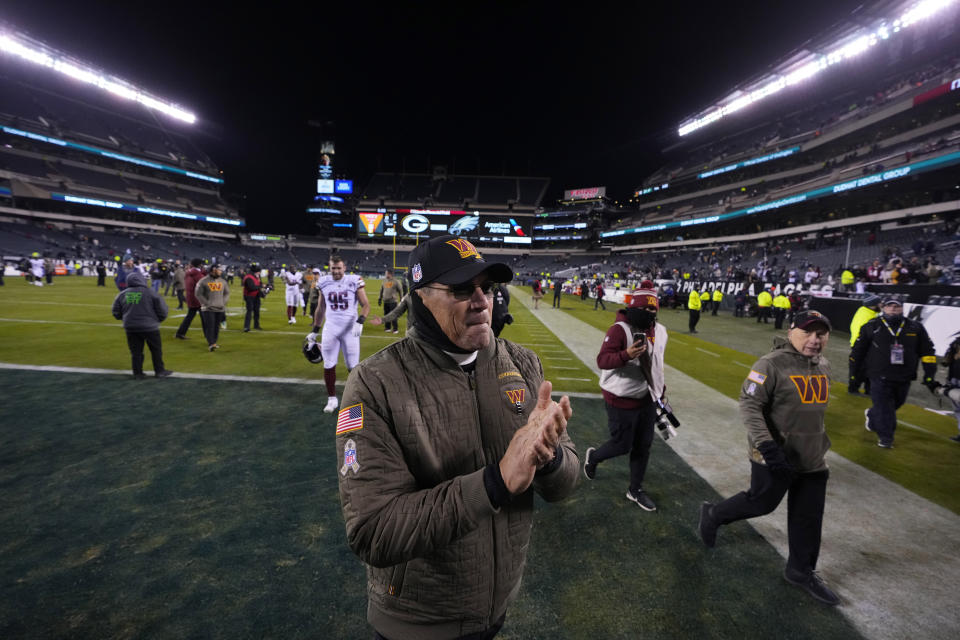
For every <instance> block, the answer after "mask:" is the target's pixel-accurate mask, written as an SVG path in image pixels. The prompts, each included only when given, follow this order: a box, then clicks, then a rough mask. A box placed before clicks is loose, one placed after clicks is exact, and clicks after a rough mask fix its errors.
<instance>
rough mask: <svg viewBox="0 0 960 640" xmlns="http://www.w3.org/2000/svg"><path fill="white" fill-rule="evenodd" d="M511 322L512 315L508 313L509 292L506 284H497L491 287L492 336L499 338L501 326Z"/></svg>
mask: <svg viewBox="0 0 960 640" xmlns="http://www.w3.org/2000/svg"><path fill="white" fill-rule="evenodd" d="M508 324H513V316H512V315H510V292H509V291H507V285H505V284H503V283H499V284H497V286H495V287H494V288H493V315H492V324H491V328H492V329H493V335H494V337H497V338H499V337H500V332H501V331H503V327H504V326H506V325H508Z"/></svg>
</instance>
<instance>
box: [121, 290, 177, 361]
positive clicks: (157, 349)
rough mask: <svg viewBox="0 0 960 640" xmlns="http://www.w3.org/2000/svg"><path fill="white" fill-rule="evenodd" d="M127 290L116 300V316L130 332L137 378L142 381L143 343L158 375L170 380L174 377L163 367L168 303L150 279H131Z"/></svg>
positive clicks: (130, 346)
mask: <svg viewBox="0 0 960 640" xmlns="http://www.w3.org/2000/svg"><path fill="white" fill-rule="evenodd" d="M126 282H127V286H126V288H125V289H124V290H123V291H121V292H120V293H118V294H117V297H116V298H114V300H113V309H112V311H113V317H114V318H116V319H117V320H123V328H124V330H125V331H126V332H127V347H128V348H129V349H130V359H131V361H132V364H133V377H134V378H135V379H137V380H142V379H143V378H144V377H145V376H144V375H143V344H144V343H146V344H147V347H149V348H150V359H151V360H153V371H154V375H155V376H157V377H158V378H166V377H168V376H171V375H173V371H170V370H169V369H167V368H166V367H164V366H163V346H162V343H161V340H160V323H161V322H163V321H164V320H166V318H167V313H168V311H167V303H166V302H164V300H163V298H162V297H160V295H159V294H158V293H157V292H155V291H152V290H151V289H150V288H149V287H148V286H147V280H146V278H144V277H143V276H142V275H140V274H139V273H131V274H130V275H129V276H127V281H126Z"/></svg>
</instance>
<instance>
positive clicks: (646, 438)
mask: <svg viewBox="0 0 960 640" xmlns="http://www.w3.org/2000/svg"><path fill="white" fill-rule="evenodd" d="M640 287H641V288H640V289H637V290H636V291H634V292H633V298H632V299H631V300H630V304H629V305H628V306H627V308H626V309H620V310H619V311H617V322H616V324H614V325H613V326H612V327H610V328H609V329H608V330H607V335H606V336H605V337H604V339H603V345H602V346H601V347H600V353H599V355H597V366H598V367H600V369H601V373H600V389H601V390H602V391H603V399H604V401H605V402H606V406H607V428H608V429H609V430H610V439H609V440H607V441H606V442H605V443H603V444H602V445H600V446H599V447H597V448H594V447H590V448H589V449H587V453H586V456H584V465H583V474H584V475H585V476H587V478H588V479H590V480H593V479H594V478H595V477H596V474H597V465H598V464H600V463H601V462H603V461H604V460H607V459H608V458H613V457H616V456H622V455H624V454H626V453H629V454H630V487H629V489H628V490H627V499H628V500H630V501H632V502H635V503H636V504H637V505H638V506H639V507H640V508H641V509H644V510H645V511H656V509H657V505H656V504H655V503H654V502H653V500H652V499H650V496H649V495H647V493H646V492H645V491H644V490H643V477H644V475H645V474H646V471H647V462H648V460H649V459H650V445H651V444H652V443H653V429H654V425H656V426H658V428H660V429H661V435H662V436H663V437H664V438H665V439H666V438H668V437H669V436H670V435H671V434H673V433H675V432H674V431H673V429H672V426H677V425H678V424H679V423H678V422H677V421H676V418H674V417H673V414H672V413H671V412H670V405H669V404H667V402H666V399H665V397H664V390H665V385H664V379H663V354H664V350H665V348H666V346H667V330H666V328H664V326H663V325H662V324H659V323H657V312H658V311H659V309H660V303H659V301H658V299H657V294H656V291H654V287H653V283H652V282H650V281H648V280H644V281H643V282H642V283H641V284H640ZM698 299H699V298H698ZM671 423H672V425H671Z"/></svg>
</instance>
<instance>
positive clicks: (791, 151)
mask: <svg viewBox="0 0 960 640" xmlns="http://www.w3.org/2000/svg"><path fill="white" fill-rule="evenodd" d="M799 151H800V147H799V146H797V147H791V148H789V149H784V150H783V151H777V152H776V153H771V154H768V155H765V156H760V157H759V158H750V159H749V160H744V161H743V162H736V163H734V164H730V165H727V166H725V167H720V168H719V169H712V170H710V171H705V172H703V173H698V174H697V177H698V178H700V179H701V180H702V179H704V178H709V177H711V176H716V175H719V174H721V173H727V172H728V171H733V170H735V169H742V168H743V167H752V166H753V165H756V164H761V163H763V162H769V161H770V160H777V159H778V158H786V157H787V156H792V155H793V154H795V153H797V152H799Z"/></svg>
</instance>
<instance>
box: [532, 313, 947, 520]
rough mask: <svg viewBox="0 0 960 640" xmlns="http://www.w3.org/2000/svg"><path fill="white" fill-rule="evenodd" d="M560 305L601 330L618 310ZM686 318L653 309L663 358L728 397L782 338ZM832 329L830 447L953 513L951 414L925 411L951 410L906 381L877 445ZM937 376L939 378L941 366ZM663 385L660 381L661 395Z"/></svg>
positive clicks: (768, 330)
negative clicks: (663, 331)
mask: <svg viewBox="0 0 960 640" xmlns="http://www.w3.org/2000/svg"><path fill="white" fill-rule="evenodd" d="M548 297H549V296H548ZM562 305H563V306H562V308H563V310H564V311H565V312H566V313H569V314H571V315H573V316H574V317H576V318H578V319H580V320H582V321H584V322H586V323H587V324H590V325H591V326H593V327H596V328H597V329H599V330H601V331H606V330H607V329H608V328H609V327H610V326H611V324H613V322H614V321H615V320H614V316H615V312H616V309H618V308H622V305H620V306H619V307H618V305H615V304H612V303H609V302H608V303H607V308H608V311H603V310H598V311H594V310H593V301H592V300H591V301H589V302H581V301H580V300H579V298H575V297H574V296H564V300H563V303H562ZM687 318H688V314H687V311H686V310H671V309H663V310H661V312H660V321H661V322H663V324H664V325H665V326H666V327H667V329H668V330H669V331H670V342H669V343H668V346H667V351H666V363H667V364H668V365H670V366H672V367H675V368H676V369H679V370H680V371H682V372H683V373H686V374H687V375H689V376H692V377H694V378H696V379H697V380H699V381H700V382H702V383H703V384H706V385H708V386H710V387H712V388H714V389H716V390H717V391H719V392H721V393H723V394H724V395H726V396H728V397H730V398H734V399H736V398H737V397H739V394H740V387H741V385H742V383H743V380H744V378H745V377H746V375H747V373H749V370H750V366H751V364H752V363H753V362H754V361H755V360H756V359H757V358H758V357H759V356H761V355H763V354H764V353H767V352H768V351H769V349H770V347H771V346H772V343H773V338H774V336H785V335H786V331H779V332H778V331H775V330H774V329H773V324H772V323H771V324H769V325H761V324H757V323H756V320H755V319H753V318H734V317H732V313H731V311H729V310H726V311H721V312H720V314H719V315H717V316H710V315H708V314H703V316H702V317H701V320H700V323H699V324H698V325H697V331H698V333H697V334H696V335H691V334H689V333H688V332H687ZM834 334H835V335H832V336H831V339H830V342H829V343H828V348H827V357H828V360H829V361H830V362H831V364H832V368H833V376H832V381H831V385H830V394H831V396H830V405H829V408H828V410H827V418H826V421H827V433H828V434H829V436H830V439H831V441H832V443H833V445H832V449H833V451H835V452H836V453H839V454H840V455H842V456H844V457H845V458H847V459H849V460H851V461H853V462H856V463H857V464H859V465H861V466H863V467H866V468H867V469H870V470H871V471H874V472H876V473H878V474H880V475H882V476H884V477H886V478H888V479H889V480H892V481H893V482H896V483H898V484H900V485H902V486H903V487H905V488H907V489H909V490H911V491H913V492H914V493H916V494H918V495H920V496H923V497H924V498H926V499H928V500H930V501H931V502H935V503H936V504H939V505H941V506H943V507H945V508H947V509H950V510H951V511H953V512H954V513H958V514H960V491H958V484H957V479H956V474H955V469H956V468H957V465H958V463H960V446H957V444H956V443H954V442H951V441H950V440H949V438H950V436H953V435H956V433H957V422H956V418H954V417H953V415H952V413H951V414H950V415H941V414H938V413H934V412H933V411H930V410H928V409H941V410H950V409H951V407H950V406H949V405H947V406H941V405H940V403H939V402H938V400H937V399H936V398H935V397H934V396H932V394H930V392H929V391H928V390H927V389H926V388H925V387H923V386H922V385H920V384H919V383H914V384H913V385H912V390H911V395H910V398H909V399H908V403H907V404H906V405H904V406H903V407H902V408H901V409H900V410H899V411H898V412H897V418H898V420H899V422H900V424H899V426H898V428H897V434H896V445H895V448H894V449H893V450H885V449H880V448H879V447H877V446H876V436H875V435H874V434H872V433H869V432H867V431H866V430H865V429H864V416H863V412H864V410H865V409H867V408H869V407H870V406H871V402H870V399H869V397H865V396H853V395H850V394H848V393H847V385H846V384H845V381H846V380H847V357H848V354H849V342H848V341H849V334H848V333H845V332H842V331H835V332H834ZM598 350H599V345H598ZM938 378H939V379H940V380H941V381H942V379H943V369H942V368H940V370H939V371H938ZM840 381H843V382H840ZM669 387H670V380H669V378H668V379H667V389H668V392H669Z"/></svg>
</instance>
